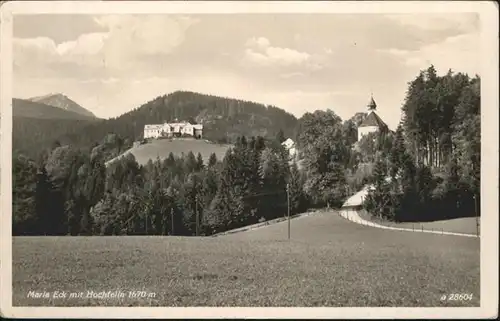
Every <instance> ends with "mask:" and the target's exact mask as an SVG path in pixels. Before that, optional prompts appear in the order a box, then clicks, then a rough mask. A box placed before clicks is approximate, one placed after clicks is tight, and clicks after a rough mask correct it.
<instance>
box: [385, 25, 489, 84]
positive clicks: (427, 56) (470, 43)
mask: <svg viewBox="0 0 500 321" xmlns="http://www.w3.org/2000/svg"><path fill="white" fill-rule="evenodd" d="M479 47H480V36H479V34H478V33H468V34H462V35H458V36H452V37H448V38H447V39H445V40H444V41H443V42H441V43H437V44H435V43H433V44H429V45H426V46H423V47H421V48H420V49H419V50H413V51H411V50H400V49H397V48H390V49H384V50H378V52H381V53H385V54H388V55H392V56H394V57H395V58H397V59H399V60H401V61H403V62H404V63H405V64H406V65H407V66H409V67H413V68H414V69H415V70H417V69H424V68H427V67H428V66H429V65H431V64H433V65H434V66H435V67H436V69H437V70H438V71H439V72H446V71H447V70H448V69H450V68H451V69H453V70H456V71H460V72H466V73H469V74H470V75H474V74H476V73H477V74H480V61H479V59H480V57H479V54H480V51H479V50H478V48H479Z"/></svg>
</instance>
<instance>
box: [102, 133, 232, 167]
mask: <svg viewBox="0 0 500 321" xmlns="http://www.w3.org/2000/svg"><path fill="white" fill-rule="evenodd" d="M229 147H231V145H224V144H216V143H211V142H207V141H205V140H197V139H192V138H191V139H190V138H182V139H158V140H152V141H150V142H148V143H147V144H143V145H139V146H137V147H132V148H131V149H129V150H127V151H126V152H124V153H123V154H122V155H120V156H118V157H116V158H114V159H112V160H110V161H108V162H107V163H106V164H109V163H111V162H112V161H114V160H115V159H117V158H120V157H122V156H124V155H127V154H129V153H132V154H133V155H134V157H135V159H136V161H137V163H138V164H139V165H146V163H147V162H148V161H149V160H150V159H151V160H153V161H155V160H156V158H157V157H159V158H160V159H162V160H163V159H165V158H167V157H168V155H169V154H170V153H173V154H174V156H181V155H182V153H184V154H186V155H187V154H188V153H189V152H193V153H194V155H195V156H197V154H198V153H201V156H202V157H203V161H204V162H205V163H206V162H208V159H209V157H210V155H211V154H212V153H215V155H216V156H217V159H218V160H222V159H223V158H224V155H225V154H226V151H227V150H228V148H229Z"/></svg>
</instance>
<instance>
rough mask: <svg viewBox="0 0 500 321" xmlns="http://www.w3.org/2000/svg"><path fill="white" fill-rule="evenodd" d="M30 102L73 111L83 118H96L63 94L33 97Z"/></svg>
mask: <svg viewBox="0 0 500 321" xmlns="http://www.w3.org/2000/svg"><path fill="white" fill-rule="evenodd" d="M28 100H29V101H32V102H36V103H42V104H45V105H49V106H53V107H57V108H61V109H64V110H67V111H72V112H74V113H77V114H80V115H83V116H87V117H93V118H96V116H95V115H94V114H93V113H92V112H90V111H88V110H87V109H85V108H83V107H82V106H80V105H79V104H77V103H76V102H74V101H73V100H71V99H70V98H69V97H68V96H66V95H64V94H61V93H51V94H48V95H44V96H38V97H32V98H29V99H28Z"/></svg>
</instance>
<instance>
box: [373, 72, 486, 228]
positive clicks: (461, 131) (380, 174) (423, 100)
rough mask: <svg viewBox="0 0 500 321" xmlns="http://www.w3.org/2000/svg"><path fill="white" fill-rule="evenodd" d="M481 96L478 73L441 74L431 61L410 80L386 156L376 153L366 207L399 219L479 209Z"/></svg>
mask: <svg viewBox="0 0 500 321" xmlns="http://www.w3.org/2000/svg"><path fill="white" fill-rule="evenodd" d="M480 97H481V96H480V78H479V77H478V76H476V77H475V78H470V77H469V76H467V75H464V74H462V73H453V72H451V71H449V72H448V73H447V74H446V75H444V76H441V77H440V76H437V75H436V71H435V69H434V67H433V66H431V67H429V68H428V69H427V70H425V71H422V72H420V74H419V75H418V76H417V77H416V78H415V79H414V80H413V81H412V82H410V83H409V89H408V91H407V94H406V99H405V103H404V105H403V107H402V110H403V119H402V122H401V124H400V126H399V127H398V129H397V131H396V134H395V137H394V143H393V144H392V148H391V152H390V155H389V159H384V158H383V157H378V158H377V159H375V166H374V169H373V180H372V181H373V182H374V185H375V190H374V191H373V192H372V193H370V195H369V196H368V198H367V202H366V203H365V206H366V208H367V210H368V211H369V212H370V213H372V214H373V215H377V216H379V217H382V218H386V219H390V220H398V221H422V220H435V219H439V218H446V217H460V216H471V215H474V214H475V213H476V214H477V215H479V214H480V206H479V204H480V190H481V188H480V179H481V173H480V164H481V114H480V107H481V99H480ZM387 176H389V177H390V178H391V180H390V182H387V181H386V180H385V178H386V177H387Z"/></svg>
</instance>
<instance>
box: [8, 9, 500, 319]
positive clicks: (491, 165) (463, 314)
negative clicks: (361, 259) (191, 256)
mask: <svg viewBox="0 0 500 321" xmlns="http://www.w3.org/2000/svg"><path fill="white" fill-rule="evenodd" d="M495 4H496V3H494V2H486V1H467V2H466V1H458V2H456V1H453V2H452V1H449V2H446V1H439V2H438V1H436V2H427V1H425V2H418V1H405V2H404V1H387V2H382V1H372V2H365V1H363V2H355V1H345V2H344V1H342V2H333V1H322V2H306V1H302V2H288V1H287V2H262V1H252V2H250V1H241V2H236V1H227V2H213V1H207V2H199V1H189V2H181V1H175V2H171V1H168V2H160V1H151V2H147V1H130V2H124V1H116V2H115V1H109V2H108V1H106V2H98V1H95V2H94V1H92V2H85V1H75V2H70V1H54V2H51V1H47V2H45V1H43V2H35V1H20V2H17V1H16V2H8V3H4V4H3V5H2V6H1V7H0V14H1V25H0V30H1V42H0V54H1V56H0V57H1V59H0V62H1V65H0V73H1V82H0V95H1V97H0V107H1V109H0V115H1V127H0V133H1V137H0V139H1V141H0V142H1V143H0V152H1V153H0V155H1V157H2V158H1V167H0V168H1V176H0V178H1V185H0V197H1V202H0V203H1V204H2V208H1V209H2V211H1V214H2V215H1V223H2V224H1V225H0V229H1V238H0V242H1V257H0V258H1V261H0V264H1V266H0V268H1V274H0V313H1V314H2V315H3V316H6V317H25V318H29V317H38V318H45V317H81V318H83V317H105V318H139V317H153V318H154V317H161V318H190V317H191V318H194V317H196V318H220V317H226V318H344V319H345V318H433V317H434V318H446V319H453V318H494V317H496V316H498V110H499V104H498V88H499V86H498V85H499V84H498V70H499V69H498V67H499V66H498V7H497V6H496V5H495ZM416 12H442V13H457V12H477V13H479V14H480V17H481V34H482V36H481V48H480V50H481V63H482V65H481V71H482V72H481V97H482V114H481V137H482V143H481V147H482V149H481V156H482V164H481V178H482V180H481V194H482V197H481V202H482V203H481V206H482V208H483V209H485V210H484V211H483V213H484V214H483V217H482V218H481V220H482V222H481V235H482V236H481V307H480V308H129V307H119V308H118V307H116V308H115V307H113V308H107V307H95V308H94V307H88V308H74V307H71V308H59V307H29V308H27V307H22V308H21V307H12V287H11V284H12V266H11V259H12V256H11V255H12V253H11V252H12V238H11V235H12V234H11V216H12V215H11V211H12V194H11V190H12V186H11V174H12V173H11V166H12V164H11V154H12V137H11V136H12V107H11V99H12V97H11V95H12V83H11V79H12V15H13V14H41V13H52V14H56V13H57V14H70V13H79V14H82V13H86V14H111V13H116V14H119V13H122V14H132V13H135V14H141V13H142V14H144V13H186V14H193V13H228V14H230V13H416Z"/></svg>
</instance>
